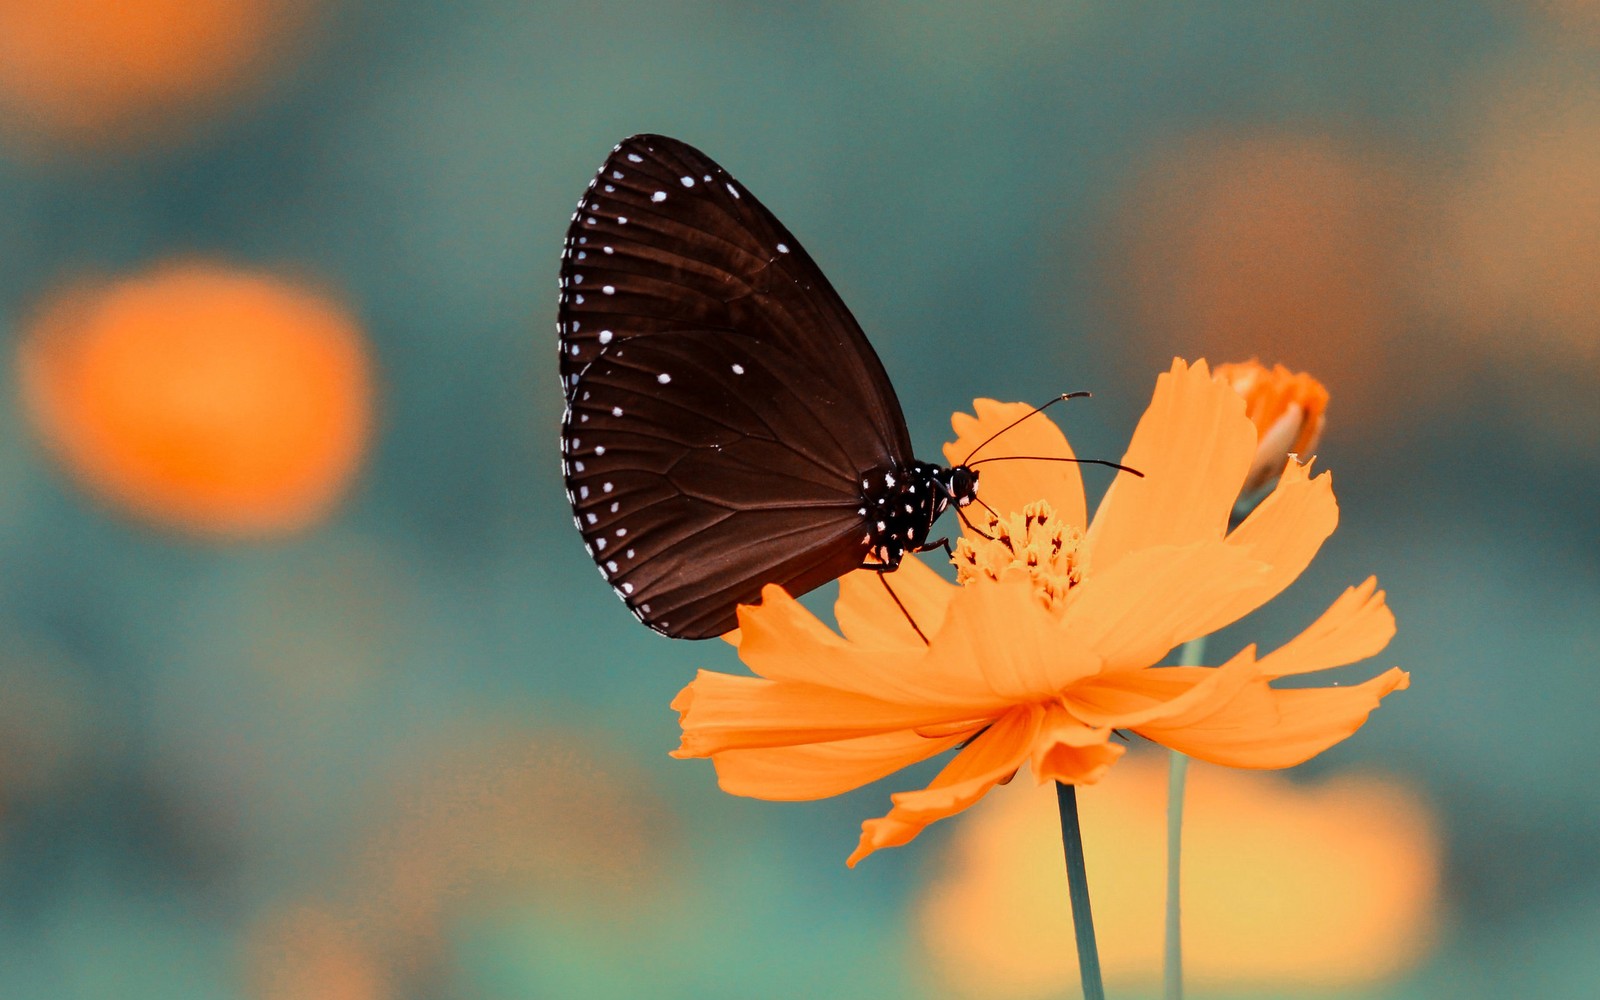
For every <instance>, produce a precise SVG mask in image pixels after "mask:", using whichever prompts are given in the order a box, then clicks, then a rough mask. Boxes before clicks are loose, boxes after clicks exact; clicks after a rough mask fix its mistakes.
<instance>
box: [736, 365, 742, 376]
mask: <svg viewBox="0 0 1600 1000" xmlns="http://www.w3.org/2000/svg"><path fill="white" fill-rule="evenodd" d="M733 373H734V374H735V375H743V374H744V365H734V366H733Z"/></svg>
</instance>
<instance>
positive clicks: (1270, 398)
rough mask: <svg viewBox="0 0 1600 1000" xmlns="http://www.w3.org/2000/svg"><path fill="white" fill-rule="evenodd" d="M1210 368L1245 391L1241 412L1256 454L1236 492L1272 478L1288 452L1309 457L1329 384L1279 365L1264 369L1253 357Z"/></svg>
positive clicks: (1324, 417) (1323, 414)
mask: <svg viewBox="0 0 1600 1000" xmlns="http://www.w3.org/2000/svg"><path fill="white" fill-rule="evenodd" d="M1214 374H1215V377H1216V378H1217V380H1218V381H1221V382H1226V383H1228V385H1230V386H1232V388H1233V390H1234V391H1235V392H1237V393H1238V394H1239V395H1241V396H1243V397H1244V405H1245V413H1246V414H1247V415H1248V416H1249V417H1250V422H1251V423H1253V424H1255V426H1256V456H1255V460H1254V461H1253V462H1251V463H1250V474H1249V475H1248V476H1246V477H1245V483H1244V488H1243V489H1242V490H1240V495H1241V496H1247V495H1249V494H1251V493H1254V492H1255V491H1256V490H1259V489H1261V488H1262V487H1263V486H1266V485H1268V484H1270V483H1273V482H1275V481H1276V480H1277V478H1278V476H1280V475H1282V473H1283V467H1284V465H1285V464H1286V463H1287V462H1288V460H1289V457H1290V456H1291V455H1293V456H1296V457H1298V458H1300V459H1301V460H1304V459H1306V458H1309V457H1310V455H1311V453H1312V452H1313V451H1314V450H1315V449H1316V447H1317V442H1318V441H1319V440H1320V439H1321V438H1322V426H1323V424H1324V423H1325V422H1326V421H1327V415H1328V390H1327V389H1326V388H1324V386H1323V385H1322V383H1321V382H1318V381H1317V380H1316V379H1314V378H1312V377H1311V376H1310V375H1309V374H1307V373H1305V372H1292V371H1290V370H1289V369H1287V368H1285V367H1283V366H1282V365H1273V366H1272V367H1271V368H1270V369H1269V368H1267V367H1266V366H1265V365H1263V364H1261V362H1259V361H1257V360H1255V359H1254V358H1252V359H1250V360H1249V361H1246V362H1244V363H1242V364H1227V365H1218V366H1217V367H1216V369H1215V372H1214Z"/></svg>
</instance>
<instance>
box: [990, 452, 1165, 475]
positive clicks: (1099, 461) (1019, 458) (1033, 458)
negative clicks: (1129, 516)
mask: <svg viewBox="0 0 1600 1000" xmlns="http://www.w3.org/2000/svg"><path fill="white" fill-rule="evenodd" d="M985 462H1072V463H1074V464H1076V465H1103V466H1105V467H1106V468H1108V469H1116V470H1117V471H1118V472H1128V473H1132V474H1133V475H1135V476H1138V477H1139V478H1140V479H1143V478H1144V473H1142V472H1140V471H1139V470H1138V469H1135V468H1133V467H1132V466H1129V465H1122V464H1121V463H1119V462H1111V461H1107V460H1106V459H1103V458H1063V457H1061V456H1060V455H996V456H995V457H994V458H980V459H978V460H977V461H976V462H968V463H967V468H969V469H971V468H976V467H977V466H980V465H982V464H984V463H985Z"/></svg>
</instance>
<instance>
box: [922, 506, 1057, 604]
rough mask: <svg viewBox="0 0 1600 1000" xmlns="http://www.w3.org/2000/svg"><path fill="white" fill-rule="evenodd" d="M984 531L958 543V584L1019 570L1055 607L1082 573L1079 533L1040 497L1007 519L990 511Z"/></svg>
mask: <svg viewBox="0 0 1600 1000" xmlns="http://www.w3.org/2000/svg"><path fill="white" fill-rule="evenodd" d="M983 530H984V532H985V533H986V534H988V535H989V536H990V537H989V538H988V539H982V538H980V539H977V540H976V541H974V540H973V539H972V538H970V537H963V538H962V539H961V540H960V541H958V542H957V543H956V554H955V560H954V562H955V564H956V580H957V582H959V583H961V584H972V583H976V582H978V581H980V580H999V579H1000V578H1001V576H1002V575H1004V574H1005V573H1006V572H1007V571H1010V570H1018V569H1020V570H1022V571H1024V572H1026V573H1027V574H1028V576H1029V577H1030V578H1031V579H1032V580H1033V585H1034V589H1035V590H1036V591H1037V592H1038V594H1039V596H1040V598H1041V599H1042V600H1043V601H1044V604H1045V606H1046V607H1055V606H1056V605H1057V604H1058V603H1059V602H1060V601H1061V600H1062V599H1063V598H1065V597H1066V595H1067V591H1068V590H1070V589H1071V588H1072V587H1073V586H1074V585H1075V584H1077V583H1078V582H1079V581H1080V580H1081V579H1082V578H1083V572H1082V570H1081V569H1079V567H1078V546H1079V545H1080V543H1081V542H1082V541H1083V534H1082V532H1080V531H1079V530H1078V529H1077V528H1075V527H1073V526H1072V525H1070V524H1067V523H1066V522H1065V521H1064V520H1062V519H1061V518H1059V517H1057V516H1056V512H1055V510H1054V509H1053V508H1052V507H1051V506H1050V504H1049V503H1047V502H1046V501H1044V500H1039V501H1037V502H1035V503H1031V504H1028V505H1027V506H1026V507H1024V508H1023V509H1022V513H1020V514H1012V515H1011V516H1009V517H1006V518H997V517H994V516H992V515H991V516H990V518H989V523H988V524H987V525H985V526H984V529H983Z"/></svg>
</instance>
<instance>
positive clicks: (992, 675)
mask: <svg viewBox="0 0 1600 1000" xmlns="http://www.w3.org/2000/svg"><path fill="white" fill-rule="evenodd" d="M1100 668H1101V661H1100V659H1099V657H1097V656H1095V655H1094V653H1093V652H1092V651H1091V650H1090V649H1089V648H1088V646H1087V645H1085V644H1084V643H1082V642H1080V641H1078V640H1077V638H1076V637H1075V636H1073V635H1072V634H1071V633H1070V632H1068V631H1066V630H1064V629H1063V627H1062V624H1061V621H1060V620H1059V619H1058V618H1057V617H1056V616H1055V614H1054V613H1052V612H1051V611H1050V610H1049V609H1047V608H1046V607H1045V606H1044V605H1043V604H1042V603H1041V602H1040V601H1039V600H1038V599H1037V598H1036V597H1035V595H1034V585H1033V582H1032V581H1031V580H1030V579H1029V578H1028V575H1027V574H1026V573H1025V572H1020V571H1018V572H1009V571H1008V572H1007V573H1006V575H1005V576H1004V577H1003V578H1002V579H1000V580H993V581H990V580H983V581H978V582H976V583H973V584H970V585H968V586H965V587H962V588H960V589H959V591H958V592H957V594H956V595H955V597H954V598H953V599H952V600H951V602H950V611H949V614H948V615H947V616H946V619H945V626H944V628H942V629H940V630H939V632H938V633H937V634H936V635H935V636H933V645H932V646H931V647H929V649H928V655H927V658H926V659H924V660H923V661H922V662H921V663H920V664H918V666H917V670H918V672H919V675H920V679H921V681H922V683H923V684H924V685H925V686H926V687H928V688H929V689H933V690H937V691H938V692H940V693H941V694H942V696H944V697H946V698H949V699H952V700H953V701H956V702H960V703H965V704H967V705H969V706H971V707H972V708H973V709H985V710H998V709H1000V708H1003V707H1004V706H1007V705H1014V704H1017V703H1019V702H1024V701H1044V700H1047V699H1050V698H1053V697H1054V696H1055V695H1056V693H1057V692H1059V691H1061V690H1062V689H1063V688H1066V687H1067V686H1068V685H1070V684H1072V683H1074V682H1075V681H1077V680H1079V679H1080V678H1083V677H1088V676H1090V675H1092V674H1094V673H1096V672H1097V671H1099V670H1100Z"/></svg>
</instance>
